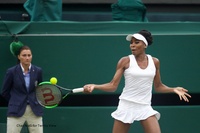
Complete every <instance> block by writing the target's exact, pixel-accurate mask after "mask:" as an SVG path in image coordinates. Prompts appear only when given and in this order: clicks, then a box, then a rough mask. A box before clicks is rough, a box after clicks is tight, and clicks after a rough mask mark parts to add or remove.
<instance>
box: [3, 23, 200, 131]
mask: <svg viewBox="0 0 200 133" xmlns="http://www.w3.org/2000/svg"><path fill="white" fill-rule="evenodd" d="M141 29H148V30H150V31H151V32H152V34H153V37H154V43H153V45H152V46H150V47H148V49H147V53H149V54H151V55H152V56H155V57H157V58H159V59H160V62H161V75H162V81H163V82H164V83H166V84H167V85H169V86H184V87H185V88H187V89H188V90H189V92H190V93H193V94H199V93H200V89H199V87H198V85H199V84H198V83H199V79H200V76H199V72H198V70H199V66H200V60H199V57H200V50H199V49H200V23H193V22H174V23H134V22H101V23H100V22H91V23H90V22H85V23H84V22H80V23H79V22H32V23H28V22H8V21H7V22H3V21H1V23H0V46H1V49H0V61H1V69H0V82H1V85H2V79H3V77H4V75H5V72H6V69H7V68H8V67H11V66H13V65H14V64H16V61H17V60H16V58H14V57H13V56H12V55H11V53H10V51H9V45H10V43H11V42H12V41H13V37H12V36H11V34H17V35H18V39H19V40H20V41H21V42H23V43H24V44H25V45H28V46H30V47H31V49H32V52H33V64H36V65H38V66H41V67H42V68H43V75H44V80H49V79H50V78H51V77H52V76H55V77H57V79H58V84H59V85H61V86H64V87H69V88H73V87H80V86H83V85H85V84H87V83H104V82H109V81H110V80H111V79H112V76H113V74H114V72H115V67H116V64H117V62H118V60H119V59H120V58H121V57H123V56H127V55H129V54H131V52H130V50H129V42H127V41H125V37H126V35H127V34H131V33H134V32H136V31H139V30H141ZM123 84H124V82H123V80H122V82H121V83H120V85H119V88H118V90H117V91H116V92H115V94H120V93H121V91H122V88H123ZM96 94H100V95H102V94H111V93H105V92H101V91H95V92H94V93H93V94H91V95H96ZM81 95H85V94H81ZM177 99H178V98H177ZM197 102H198V101H197ZM155 108H156V109H157V110H158V111H160V113H161V115H162V117H161V120H160V124H161V128H162V130H163V133H169V132H171V133H179V132H181V133H188V132H192V133H199V132H200V130H199V128H198V126H197V123H199V121H198V119H199V117H198V116H199V115H198V112H199V111H200V108H199V106H198V105H197V106H156V107H155ZM115 109H116V107H103V106H102V107H96V106H92V107H80V106H78V107H58V108H56V109H52V110H47V109H46V110H45V115H44V124H45V125H46V126H47V125H49V124H50V125H51V124H52V125H56V128H54V127H49V126H48V127H45V132H48V133H51V132H52V133H54V132H56V131H61V132H65V131H66V132H68V133H81V132H82V131H83V132H87V133H109V132H111V130H112V124H113V119H112V118H111V116H110V113H111V112H112V111H114V110H115ZM0 112H1V113H0V115H1V116H0V123H3V124H1V125H2V128H1V129H2V130H4V129H5V123H6V107H1V108H0ZM78 127H79V128H78ZM134 127H135V128H134ZM133 130H134V132H136V131H138V133H142V129H141V127H140V125H139V123H136V124H135V125H133V128H131V131H133Z"/></svg>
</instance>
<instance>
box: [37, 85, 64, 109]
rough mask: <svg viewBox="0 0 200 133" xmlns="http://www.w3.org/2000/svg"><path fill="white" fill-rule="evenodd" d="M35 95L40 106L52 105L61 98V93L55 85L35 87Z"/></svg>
mask: <svg viewBox="0 0 200 133" xmlns="http://www.w3.org/2000/svg"><path fill="white" fill-rule="evenodd" d="M36 97H37V100H38V102H39V103H40V104H41V105H42V106H54V105H57V104H59V103H60V101H61V100H62V93H61V91H60V89H58V88H57V87H55V86H52V85H41V86H39V87H37V89H36Z"/></svg>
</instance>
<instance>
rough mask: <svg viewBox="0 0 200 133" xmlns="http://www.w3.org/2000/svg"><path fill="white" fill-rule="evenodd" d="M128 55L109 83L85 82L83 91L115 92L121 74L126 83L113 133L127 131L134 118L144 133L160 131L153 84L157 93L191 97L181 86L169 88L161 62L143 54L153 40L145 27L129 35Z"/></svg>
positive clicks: (115, 117) (114, 116)
mask: <svg viewBox="0 0 200 133" xmlns="http://www.w3.org/2000/svg"><path fill="white" fill-rule="evenodd" d="M126 40H127V41H129V42H130V50H131V52H132V54H131V55H128V56H126V57H122V58H121V59H120V60H119V61H118V64H117V68H116V73H115V75H114V77H113V79H112V80H111V81H110V82H109V83H105V84H87V85H85V86H84V91H85V92H89V93H91V92H92V91H93V90H94V89H99V90H102V91H108V92H114V91H115V90H116V89H117V87H118V84H119V83H120V80H121V77H122V75H123V74H124V77H125V86H124V88H123V91H122V93H121V95H120V97H119V99H120V100H119V104H118V107H117V110H116V111H114V112H113V113H112V114H111V116H112V117H113V118H114V119H115V121H114V126H113V133H128V130H129V128H130V125H131V124H132V123H133V122H134V121H140V123H141V125H142V126H143V129H144V132H145V133H161V129H160V126H159V123H158V120H159V118H160V113H159V112H157V111H156V110H154V109H153V108H152V106H151V98H152V85H153V83H154V88H155V91H156V92H161V93H176V94H177V95H178V96H179V98H180V100H184V101H186V102H189V98H191V96H190V95H189V94H188V93H187V92H188V90H186V89H184V88H182V87H173V88H172V87H168V86H167V85H165V84H163V83H162V81H161V76H160V62H159V60H158V59H157V58H155V57H152V56H151V55H149V54H146V52H145V50H146V48H147V47H148V46H150V45H151V44H152V42H153V38H152V35H151V33H150V32H149V31H147V30H141V31H139V32H138V33H135V34H131V35H128V36H127V37H126Z"/></svg>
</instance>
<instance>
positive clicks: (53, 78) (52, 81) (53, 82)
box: [50, 77, 58, 85]
mask: <svg viewBox="0 0 200 133" xmlns="http://www.w3.org/2000/svg"><path fill="white" fill-rule="evenodd" d="M50 82H51V83H52V84H54V85H55V84H56V83H57V82H58V80H57V78H55V77H52V78H51V79H50Z"/></svg>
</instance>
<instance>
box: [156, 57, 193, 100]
mask: <svg viewBox="0 0 200 133" xmlns="http://www.w3.org/2000/svg"><path fill="white" fill-rule="evenodd" d="M153 61H154V64H155V67H156V75H155V77H154V89H155V91H156V92H161V93H176V94H177V95H179V98H180V100H182V99H183V100H184V101H186V102H189V99H188V97H189V98H191V96H190V95H189V94H188V93H187V92H188V90H187V89H185V88H183V87H168V86H167V85H165V84H163V83H162V81H161V76H160V61H159V60H158V59H157V58H153Z"/></svg>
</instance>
